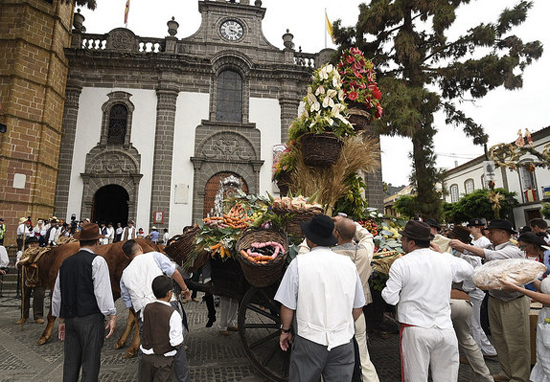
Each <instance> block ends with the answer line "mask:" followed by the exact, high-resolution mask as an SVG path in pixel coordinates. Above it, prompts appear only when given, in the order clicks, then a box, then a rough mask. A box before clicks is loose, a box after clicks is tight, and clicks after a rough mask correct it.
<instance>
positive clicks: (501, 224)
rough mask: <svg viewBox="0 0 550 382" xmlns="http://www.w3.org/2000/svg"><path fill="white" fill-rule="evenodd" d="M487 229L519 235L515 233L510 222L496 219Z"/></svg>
mask: <svg viewBox="0 0 550 382" xmlns="http://www.w3.org/2000/svg"><path fill="white" fill-rule="evenodd" d="M487 229H489V230H491V229H502V230H504V231H508V232H510V233H517V232H516V231H514V227H512V223H510V222H509V221H508V220H504V219H494V220H491V222H490V223H489V225H488V226H487Z"/></svg>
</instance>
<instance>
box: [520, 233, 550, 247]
mask: <svg viewBox="0 0 550 382" xmlns="http://www.w3.org/2000/svg"><path fill="white" fill-rule="evenodd" d="M518 241H523V242H524V243H528V244H533V245H536V246H539V247H544V249H548V246H547V244H546V241H544V239H543V238H542V237H540V236H539V235H537V234H536V233H534V232H524V233H522V234H521V235H519V237H518Z"/></svg>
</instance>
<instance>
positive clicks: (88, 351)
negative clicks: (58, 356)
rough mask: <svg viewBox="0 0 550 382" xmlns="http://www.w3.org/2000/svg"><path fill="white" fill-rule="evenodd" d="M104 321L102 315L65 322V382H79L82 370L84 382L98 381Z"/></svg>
mask: <svg viewBox="0 0 550 382" xmlns="http://www.w3.org/2000/svg"><path fill="white" fill-rule="evenodd" d="M104 320H105V317H104V316H103V314H101V313H97V314H91V315H89V316H83V317H73V318H67V319H66V320H65V345H64V350H65V358H64V362H63V382H77V381H78V374H79V373H80V369H81V368H82V380H81V381H82V382H97V381H98V379H99V368H100V366H101V362H100V361H101V347H102V346H103V340H104V337H105V327H104Z"/></svg>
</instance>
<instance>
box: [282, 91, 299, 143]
mask: <svg viewBox="0 0 550 382" xmlns="http://www.w3.org/2000/svg"><path fill="white" fill-rule="evenodd" d="M279 105H281V142H282V143H284V142H286V141H287V140H288V129H289V127H290V124H291V123H292V121H294V120H295V119H296V117H297V116H298V106H299V105H300V101H299V99H298V98H291V97H285V98H281V99H280V100H279Z"/></svg>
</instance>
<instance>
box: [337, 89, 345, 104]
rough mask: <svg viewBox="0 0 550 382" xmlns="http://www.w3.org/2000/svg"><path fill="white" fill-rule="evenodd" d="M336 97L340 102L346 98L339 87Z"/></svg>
mask: <svg viewBox="0 0 550 382" xmlns="http://www.w3.org/2000/svg"><path fill="white" fill-rule="evenodd" d="M338 99H339V100H340V102H344V100H345V99H346V94H345V93H344V91H343V90H342V89H340V91H339V92H338Z"/></svg>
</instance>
